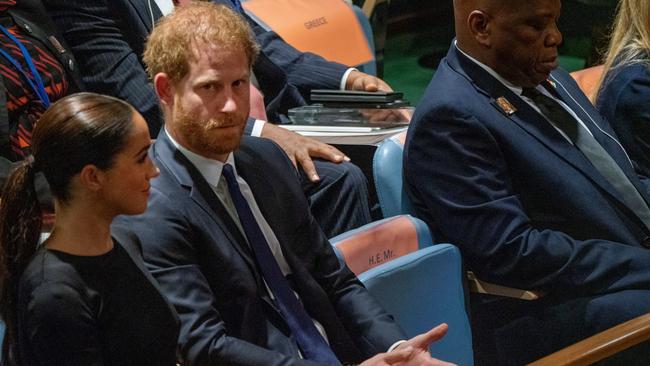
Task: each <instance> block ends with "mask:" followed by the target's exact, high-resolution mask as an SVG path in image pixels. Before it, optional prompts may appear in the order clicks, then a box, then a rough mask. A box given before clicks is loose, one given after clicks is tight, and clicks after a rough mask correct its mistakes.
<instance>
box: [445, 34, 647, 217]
mask: <svg viewBox="0 0 650 366" xmlns="http://www.w3.org/2000/svg"><path fill="white" fill-rule="evenodd" d="M448 59H450V64H451V66H452V67H453V68H455V69H456V70H457V71H459V72H460V73H461V74H465V75H466V76H467V78H468V80H469V81H470V82H472V84H474V86H475V87H476V88H477V90H478V91H479V92H480V93H481V94H484V95H485V96H487V97H488V98H489V99H490V103H491V104H492V105H493V106H494V108H496V109H497V110H498V111H499V112H501V113H502V114H503V115H504V117H505V118H507V119H509V120H510V121H511V122H514V124H516V125H517V126H519V127H520V128H521V129H523V130H524V131H526V132H527V133H528V134H530V135H531V136H532V137H534V138H535V139H536V140H538V141H540V142H541V143H542V144H543V145H544V146H546V148H547V149H549V150H550V151H552V152H553V153H554V154H555V155H557V156H558V157H559V158H560V159H562V160H564V161H565V162H567V163H568V164H569V165H571V166H573V167H574V168H575V169H577V170H579V171H580V172H582V173H583V174H584V175H585V177H587V178H588V179H589V180H591V181H592V182H593V183H594V184H595V185H597V186H598V187H600V188H601V189H603V190H604V191H606V192H607V193H609V195H610V196H612V197H613V198H615V199H616V200H617V201H619V203H620V204H621V205H622V206H623V207H626V208H627V206H626V205H625V203H624V202H623V201H622V200H621V197H620V194H619V193H618V191H616V190H615V189H614V187H613V186H612V185H611V184H609V182H607V180H606V179H605V178H604V177H603V176H602V174H600V172H598V170H597V169H596V168H595V167H594V166H593V165H592V164H591V163H590V162H589V160H588V159H587V158H586V157H585V156H584V155H583V154H582V153H580V151H579V150H578V149H577V148H575V147H574V146H573V145H572V144H571V143H570V142H569V141H567V140H566V139H565V138H564V137H563V136H562V135H561V134H560V133H559V132H558V131H557V130H556V129H555V128H553V126H551V124H550V123H549V122H548V121H547V120H546V118H544V116H543V115H541V114H540V113H539V112H537V111H536V110H535V109H533V108H532V107H531V106H530V105H529V104H528V103H526V102H525V101H524V100H523V99H522V98H521V97H519V96H518V95H516V94H515V93H513V92H512V91H511V90H510V89H508V88H507V87H506V86H504V85H503V84H502V83H501V82H499V81H498V80H497V79H495V78H494V77H493V76H492V75H490V74H488V73H487V72H486V71H485V70H483V69H482V68H481V67H480V66H479V65H477V64H476V63H474V62H473V61H471V60H469V59H468V58H467V57H465V56H464V55H462V54H461V53H460V52H458V51H457V50H456V47H453V46H452V49H451V50H450V52H449V55H448ZM559 95H560V97H561V98H562V99H563V101H564V100H567V99H568V100H571V98H569V97H568V94H567V93H562V94H559ZM499 97H505V98H506V99H507V100H508V101H509V102H510V103H511V104H512V105H513V106H514V107H515V108H516V111H515V113H513V114H510V115H508V114H506V113H504V112H503V109H502V108H501V107H500V106H499V105H498V103H497V102H496V101H497V98H499ZM567 104H568V105H569V107H570V108H576V106H575V103H567ZM577 109H578V111H579V110H580V108H577ZM578 115H579V116H580V114H578ZM581 118H583V117H582V116H581ZM592 133H594V135H600V134H601V133H600V132H599V131H592ZM599 142H600V141H599ZM619 163H620V162H619ZM632 181H633V182H634V180H632ZM637 189H638V187H637ZM628 210H629V209H628ZM634 216H636V215H634Z"/></svg>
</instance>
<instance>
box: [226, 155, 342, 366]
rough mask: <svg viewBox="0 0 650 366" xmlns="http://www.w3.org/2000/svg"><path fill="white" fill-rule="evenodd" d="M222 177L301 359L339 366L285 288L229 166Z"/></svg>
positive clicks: (285, 282) (323, 340) (295, 300)
mask: <svg viewBox="0 0 650 366" xmlns="http://www.w3.org/2000/svg"><path fill="white" fill-rule="evenodd" d="M222 174H223V176H224V178H226V183H227V184H228V191H229V192H230V196H231V198H232V200H233V203H234V204H235V209H236V210H237V215H238V216H239V221H241V224H242V227H243V229H244V233H245V234H246V238H248V243H249V244H250V246H251V249H252V250H253V254H254V256H255V259H256V260H257V264H258V265H259V267H260V269H261V271H262V276H263V277H264V280H265V281H266V284H267V285H268V286H269V288H270V289H271V292H272V293H273V295H274V296H275V304H276V305H277V307H278V308H279V309H280V313H281V314H282V317H283V318H284V321H285V322H286V323H287V325H288V326H289V329H290V330H291V335H292V336H293V337H294V338H295V340H296V342H298V346H299V347H300V350H301V351H302V353H303V356H304V357H305V358H306V359H308V360H312V361H317V362H321V363H323V364H325V365H337V366H338V365H341V363H340V362H339V360H338V359H337V358H336V355H334V352H332V349H331V348H330V347H329V345H328V344H327V343H326V342H325V339H324V338H323V336H322V335H321V334H320V333H319V332H318V330H317V329H316V326H315V325H314V322H313V321H312V319H311V317H310V316H309V314H307V311H305V308H304V307H303V306H302V305H301V304H300V302H299V301H298V299H297V298H296V296H295V294H294V292H293V290H292V289H291V287H290V286H289V281H287V279H286V278H285V277H284V275H283V274H282V271H281V270H280V266H279V265H278V262H277V261H276V260H275V257H274V256H273V253H272V252H271V248H269V244H268V243H267V241H266V239H265V238H264V234H263V233H262V230H261V229H260V227H259V225H258V224H257V220H255V216H253V212H252V211H251V208H250V206H248V202H246V199H245V198H244V196H243V195H242V193H241V191H240V190H239V184H237V179H236V178H235V174H234V172H233V168H232V166H230V164H225V165H224V166H223V172H222Z"/></svg>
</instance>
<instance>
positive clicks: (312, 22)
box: [305, 17, 327, 29]
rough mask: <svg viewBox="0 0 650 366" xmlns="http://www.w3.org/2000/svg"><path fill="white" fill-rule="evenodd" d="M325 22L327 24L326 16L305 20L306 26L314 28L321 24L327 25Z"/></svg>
mask: <svg viewBox="0 0 650 366" xmlns="http://www.w3.org/2000/svg"><path fill="white" fill-rule="evenodd" d="M325 24H327V19H325V17H320V18H316V19H312V20H310V21H308V22H305V28H307V29H312V28H314V27H318V26H320V25H325Z"/></svg>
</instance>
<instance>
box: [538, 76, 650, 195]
mask: <svg viewBox="0 0 650 366" xmlns="http://www.w3.org/2000/svg"><path fill="white" fill-rule="evenodd" d="M551 79H552V80H553V81H554V83H555V84H556V87H555V91H556V93H557V95H558V96H559V97H560V99H562V101H563V102H564V103H566V104H567V105H568V106H569V108H571V109H572V110H573V111H574V112H575V113H576V114H577V115H578V117H580V119H581V120H582V121H583V122H584V123H585V124H586V125H587V126H589V130H590V131H591V132H592V133H593V135H594V138H596V141H598V143H599V144H600V145H601V146H602V147H603V148H604V149H605V150H606V151H607V152H608V153H609V155H610V156H611V157H612V158H613V159H614V161H616V163H617V164H618V165H619V166H620V167H621V169H622V170H623V172H624V173H625V175H626V176H627V177H628V179H629V180H630V182H631V183H632V185H634V187H636V189H637V190H638V191H639V193H640V194H641V196H642V197H643V199H644V200H645V201H646V203H648V202H650V201H649V200H648V196H647V194H646V193H645V192H646V188H645V187H643V186H642V183H641V181H640V180H639V179H638V176H637V173H636V171H635V170H634V166H633V165H632V162H631V161H630V160H629V157H628V156H627V153H625V150H623V147H622V146H621V145H620V144H619V143H618V142H617V141H616V140H614V138H613V136H614V132H613V131H612V130H611V129H610V128H609V126H601V125H597V123H598V122H599V121H603V118H602V117H601V116H600V115H593V113H594V112H595V109H593V110H592V111H591V113H590V112H589V109H585V108H582V106H581V105H579V104H578V101H577V100H576V98H574V97H572V96H571V95H570V94H569V92H568V89H567V88H566V87H565V86H564V85H563V83H562V82H561V81H560V80H558V79H557V78H556V77H554V75H552V74H551ZM585 103H588V101H585ZM604 129H606V130H609V131H605V132H606V133H608V134H610V136H607V135H606V134H605V133H604V132H601V131H604Z"/></svg>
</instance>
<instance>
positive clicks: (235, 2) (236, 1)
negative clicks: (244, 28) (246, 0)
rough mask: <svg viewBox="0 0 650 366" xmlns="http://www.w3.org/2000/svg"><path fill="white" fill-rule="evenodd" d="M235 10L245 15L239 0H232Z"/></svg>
mask: <svg viewBox="0 0 650 366" xmlns="http://www.w3.org/2000/svg"><path fill="white" fill-rule="evenodd" d="M230 2H231V3H232V6H233V8H235V10H237V11H238V12H239V14H244V8H242V6H241V1H239V0H230Z"/></svg>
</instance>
